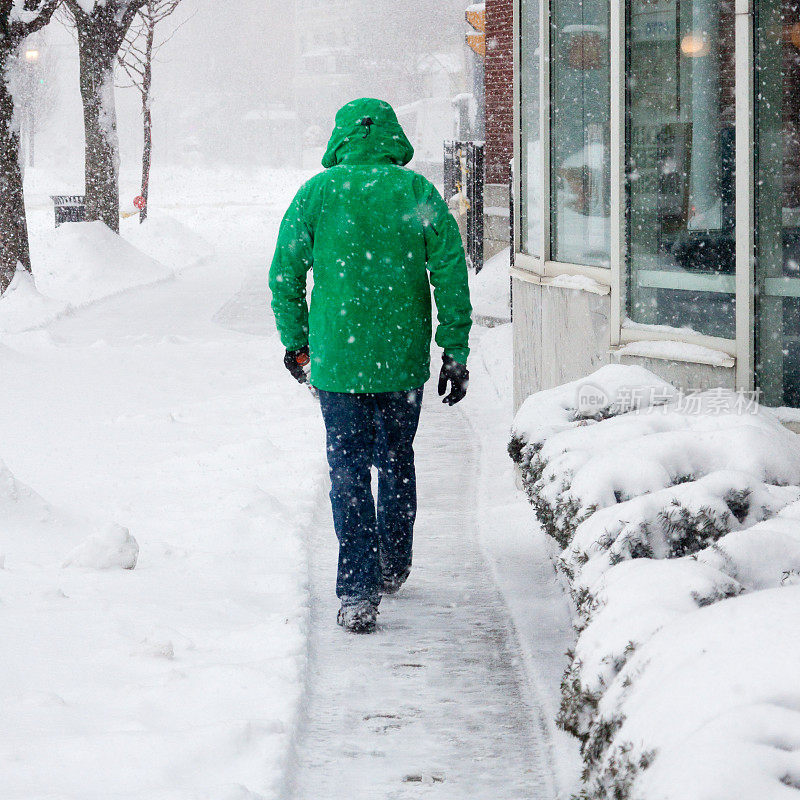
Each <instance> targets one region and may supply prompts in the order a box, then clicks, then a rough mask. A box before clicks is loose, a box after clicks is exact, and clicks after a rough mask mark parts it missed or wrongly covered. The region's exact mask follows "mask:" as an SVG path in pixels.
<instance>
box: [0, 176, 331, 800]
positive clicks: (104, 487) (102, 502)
mask: <svg viewBox="0 0 800 800" xmlns="http://www.w3.org/2000/svg"><path fill="white" fill-rule="evenodd" d="M298 183H299V181H298V180H294V181H292V184H293V185H292V186H291V187H290V186H289V184H290V181H289V178H288V177H287V176H286V175H284V174H283V173H280V174H278V175H276V179H275V181H273V183H266V184H265V185H264V186H263V187H260V188H259V191H260V192H261V195H263V198H264V199H263V202H260V203H256V202H253V204H252V207H251V208H250V210H247V209H246V214H244V215H243V212H242V208H241V206H240V205H237V204H236V203H235V202H234V200H235V199H236V198H234V197H231V204H230V206H225V207H221V208H220V207H218V203H217V198H212V199H213V200H214V204H213V207H212V204H211V203H209V205H208V207H205V206H202V205H200V206H198V204H197V203H194V204H191V205H188V204H187V207H186V208H187V210H186V212H185V216H181V217H180V219H181V221H182V222H184V223H186V224H188V225H189V226H191V227H194V226H195V223H196V216H197V214H198V213H204V214H207V216H208V219H209V220H212V219H213V220H215V225H216V227H214V228H212V229H210V230H209V231H208V232H207V231H206V230H205V229H204V228H203V233H204V234H205V233H208V235H209V236H210V237H211V238H212V239H213V241H214V242H224V241H226V240H228V241H230V242H232V245H231V247H233V248H234V249H232V250H225V251H224V252H223V251H222V249H220V252H221V253H222V255H221V256H220V257H219V260H217V259H211V260H208V261H206V262H204V263H201V264H199V265H198V266H197V267H196V268H194V269H190V270H184V271H182V272H181V273H179V274H178V275H177V276H176V278H175V280H167V281H163V280H160V277H159V276H163V275H164V274H165V272H166V274H169V270H166V268H164V267H162V266H161V265H160V264H157V265H156V267H157V269H156V268H153V269H151V270H148V271H147V273H146V275H145V276H143V275H142V272H143V271H142V270H140V271H138V272H136V271H135V270H129V271H128V272H126V273H125V274H123V275H121V276H120V275H118V273H119V272H120V267H119V264H117V263H115V262H114V258H115V257H116V255H115V254H119V253H120V252H121V251H122V250H125V251H126V252H128V253H131V252H132V253H133V254H134V255H135V259H136V260H135V263H133V264H129V267H135V266H136V265H137V264H139V265H141V264H148V263H149V264H151V266H152V264H153V263H154V262H152V261H149V260H148V259H147V258H146V256H144V255H142V254H141V253H140V252H139V251H138V250H136V249H135V248H133V246H132V245H131V244H130V243H128V242H126V241H125V240H124V238H123V239H118V238H117V237H114V240H113V242H114V244H113V245H110V247H111V249H110V250H107V251H106V257H107V259H108V261H107V263H105V262H104V263H101V259H100V257H99V256H98V258H97V261H96V262H94V261H93V262H91V263H90V265H89V266H90V267H91V269H92V270H95V272H96V276H97V278H98V279H99V278H100V277H102V274H103V270H105V272H106V273H108V274H110V275H112V276H117V277H121V278H124V279H125V280H124V281H122V280H120V281H116V280H115V281H114V283H113V285H112V286H110V287H109V286H106V287H105V290H110V289H112V288H113V289H115V291H116V290H117V289H119V288H121V286H122V287H124V285H125V281H127V280H128V279H129V278H130V277H131V275H130V272H134V273H135V274H134V277H137V278H142V279H143V278H144V277H146V276H149V277H154V276H157V277H159V280H160V282H159V283H158V284H157V285H153V286H149V287H147V288H146V289H142V290H136V291H130V292H121V293H120V292H118V293H117V295H116V296H114V297H111V298H109V299H107V300H105V301H104V302H102V303H95V304H87V307H84V308H80V309H77V310H75V311H74V312H73V313H71V314H69V315H65V316H62V317H61V318H60V319H58V320H56V321H55V322H53V323H51V324H50V326H48V328H47V329H46V330H45V331H42V332H41V334H38V333H37V334H35V335H26V336H19V337H7V338H6V339H4V340H3V341H2V344H0V373H1V374H2V375H3V390H2V391H1V392H0V443H2V444H0V450H1V451H2V455H3V458H4V459H5V461H6V463H7V464H8V465H9V467H10V468H11V470H12V471H13V473H14V476H16V478H17V480H15V479H14V477H12V476H11V475H10V474H9V473H8V472H7V471H3V472H2V473H0V485H2V487H4V488H2V489H0V497H2V499H0V562H2V561H3V558H2V556H3V555H5V568H4V569H0V640H2V642H3V655H2V657H0V665H1V666H0V678H1V679H0V708H2V709H3V712H2V713H3V725H2V726H0V728H1V729H0V763H2V791H0V795H2V797H3V798H4V800H5V798H34V797H35V798H39V797H46V796H52V797H59V798H64V799H65V800H67V798H69V800H84V799H85V798H87V797H107V796H114V797H121V796H125V797H126V798H129V800H139V799H141V800H145V798H147V800H151V799H152V798H167V797H169V798H174V800H179V798H180V799H181V800H189V798H191V799H192V800H198V799H199V798H206V797H207V798H214V799H215V800H216V798H222V799H223V800H232V799H233V798H256V797H258V798H262V797H263V798H269V799H270V800H272V799H273V798H279V797H285V796H286V792H285V790H284V788H285V787H284V784H283V781H284V775H285V769H284V767H285V763H286V760H287V759H288V757H289V752H290V746H291V742H292V740H293V736H294V731H295V724H296V719H297V715H298V712H299V709H300V703H301V699H302V696H303V685H304V684H303V681H304V675H305V669H306V655H307V649H306V648H307V643H306V626H307V619H308V592H307V586H306V584H307V561H306V552H305V544H304V538H303V533H304V529H305V527H306V526H308V524H309V522H310V519H311V516H312V514H313V513H314V512H315V510H316V509H317V508H319V505H320V501H321V500H322V499H323V495H322V493H321V489H322V484H323V479H324V474H325V473H324V454H325V448H324V436H323V431H322V424H321V419H320V414H319V406H318V405H317V404H315V403H314V401H313V400H312V398H311V397H310V395H309V393H308V392H307V391H306V390H304V389H303V387H300V386H298V385H297V384H296V382H294V381H292V380H291V378H290V376H288V374H287V373H286V371H285V369H284V368H283V347H282V346H281V344H280V342H279V340H278V337H277V335H276V332H275V326H274V321H273V320H272V318H271V314H270V311H269V304H268V297H267V296H266V291H265V290H264V288H263V286H264V278H263V276H264V260H265V258H267V257H268V256H267V254H268V249H269V248H268V247H267V245H266V243H265V244H263V245H261V246H259V247H254V246H252V243H253V242H255V241H256V239H260V238H263V239H265V240H266V238H267V235H272V233H271V232H273V231H274V230H276V229H277V226H278V223H279V221H280V213H282V210H283V209H280V210H279V209H278V208H277V206H278V204H280V205H281V206H283V207H285V204H287V203H288V202H289V200H290V199H291V195H290V194H289V193H288V190H289V189H290V188H291V189H292V190H293V189H295V188H296V185H297V184H298ZM239 185H240V186H241V182H240V184H239ZM273 204H274V205H275V206H276V208H274V209H273V207H272V206H273ZM46 212H47V213H45V211H44V210H43V211H42V212H41V214H40V215H39V217H38V218H37V219H40V220H41V223H42V225H41V226H40V227H39V230H38V232H37V233H36V234H35V235H36V237H37V238H38V241H39V242H40V245H41V243H42V242H48V241H50V239H51V238H52V237H54V236H56V235H58V236H61V235H62V233H63V231H61V229H59V232H58V233H57V234H55V233H53V232H52V230H48V226H51V225H52V207H51V206H47V207H46ZM175 213H176V215H177V214H178V213H183V212H178V211H176V212H175ZM237 226H238V227H237ZM198 227H201V228H202V225H198ZM77 228H78V230H77V231H76V232H75V236H77V234H81V230H85V228H82V226H77ZM231 230H233V231H234V234H231ZM67 234H69V228H67ZM70 235H72V234H69V235H67V236H66V239H67V240H69V238H70ZM81 235H82V234H81ZM248 236H249V237H251V238H250V239H248V238H247V237H248ZM87 238H88V239H90V241H89V242H88V244H87V243H85V242H84V244H86V248H85V249H86V251H87V254H88V255H87V258H88V256H89V255H91V254H93V253H96V252H97V251H98V250H99V248H100V247H101V246H102V247H105V244H106V237H105V236H103V234H102V232H101V234H100V236H94V235H93V234H92V233H91V232H90V235H89V236H88V237H87ZM73 244H74V242H73V243H71V242H70V241H67V242H66V244H65V251H66V253H67V255H70V256H71V257H72V258H73V261H74V260H75V251H76V250H78V249H79V248H77V247H75V248H73ZM78 244H80V242H79V243H78ZM44 249H46V248H45V247H44V245H41V246H40V252H41V251H42V250H44ZM109 253H110V255H109ZM34 263H37V262H36V260H35V262H34ZM39 263H42V262H41V261H40V262H39ZM53 263H56V262H53ZM75 269H76V270H77V269H78V267H77V266H76V267H75ZM259 275H260V276H261V281H260V286H261V291H260V294H259V295H258V298H257V299H256V298H253V301H252V302H250V300H249V299H248V301H247V302H240V303H238V304H237V305H238V307H239V308H242V309H246V310H247V313H248V314H249V315H250V326H251V327H252V329H254V330H258V331H261V332H260V333H259V334H258V335H253V334H252V333H251V334H243V333H240V332H237V331H235V330H231V329H230V327H226V326H225V325H224V324H220V323H217V322H212V319H213V318H214V316H215V315H216V313H217V311H218V309H219V308H220V306H221V305H223V304H225V302H226V300H227V299H228V298H232V297H234V296H237V295H239V294H240V291H241V289H242V281H243V279H246V284H247V285H248V286H249V285H250V284H251V283H252V284H253V285H255V283H256V282H257V281H258V276H259ZM78 278H79V281H81V282H83V280H84V279H83V278H82V277H81V276H80V275H79V276H78ZM59 280H60V277H59ZM87 280H88V279H87ZM40 288H41V289H42V291H43V292H45V288H44V285H43V284H42V285H41V286H40ZM45 293H46V292H45ZM248 298H249V295H248ZM244 322H245V321H243V322H242V325H243V326H244ZM26 485H27V486H30V487H33V489H34V490H35V491H32V490H31V489H28V488H26ZM43 497H44V498H47V500H46V501H45V500H43V499H42V498H43ZM87 517H88V519H87ZM112 520H114V521H117V522H119V523H122V524H123V525H124V526H125V527H126V528H128V529H129V530H130V533H131V535H132V537H135V539H136V542H138V545H139V548H140V549H139V554H138V560H137V563H136V568H135V569H124V568H120V567H124V566H126V563H124V562H123V559H119V560H118V559H117V556H118V555H119V556H125V561H126V562H127V565H130V564H131V563H132V554H133V552H134V551H135V548H134V547H133V544H132V542H128V541H127V539H125V538H124V537H123V535H122V531H121V530H119V529H116V528H115V529H114V530H113V533H112V532H111V531H110V530H109V527H108V526H109V522H110V521H112ZM78 548H80V550H79V551H78V554H76V553H75V551H76V550H77V549H78ZM78 556H80V557H78ZM112 557H113V558H112ZM68 561H71V562H72V566H70V567H69V568H66V569H65V568H63V565H64V564H65V562H68ZM79 563H80V564H83V566H77V564H79ZM104 567H111V568H104ZM331 568H332V569H334V570H335V562H334V564H333V566H332V567H331ZM333 574H335V573H331V575H333ZM331 591H333V588H332V587H331ZM331 625H332V626H333V627H334V630H335V631H338V629H337V628H335V620H332V621H331Z"/></svg>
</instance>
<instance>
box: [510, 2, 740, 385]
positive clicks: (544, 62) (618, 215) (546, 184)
mask: <svg viewBox="0 0 800 800" xmlns="http://www.w3.org/2000/svg"><path fill="white" fill-rule="evenodd" d="M513 3H514V5H513V13H514V17H513V19H514V22H513V24H514V31H515V35H514V164H515V170H514V189H513V191H514V269H513V273H512V274H513V275H514V276H515V277H517V278H519V279H522V280H529V281H531V282H534V283H541V284H544V285H546V284H547V283H548V282H549V281H548V279H552V278H554V277H556V276H558V275H564V274H567V275H583V276H586V277H588V278H591V279H593V280H594V281H595V282H596V283H597V284H598V285H599V286H607V287H608V290H609V293H610V301H611V302H610V317H609V339H610V346H611V349H612V351H613V350H615V349H617V348H619V347H620V346H623V345H625V344H631V343H634V342H639V341H680V342H685V343H687V344H694V345H699V346H702V347H707V348H711V349H714V350H719V351H721V352H724V353H726V354H728V355H729V356H731V357H733V358H734V359H735V383H736V387H737V389H739V390H742V391H750V390H752V389H753V386H754V343H755V342H754V335H755V334H754V257H755V243H754V236H755V209H754V196H755V193H754V183H753V180H754V177H753V166H754V164H753V161H754V156H753V147H754V142H755V139H754V123H753V108H754V102H753V101H754V97H753V86H754V75H753V66H754V28H753V2H752V0H735V7H734V15H735V65H736V70H735V101H736V122H735V130H736V216H735V219H736V233H735V236H736V272H735V296H736V338H735V339H723V338H719V337H714V336H707V335H704V334H699V333H696V334H694V333H693V334H687V333H686V332H685V331H681V330H679V329H664V328H663V327H661V326H657V325H654V326H641V327H640V326H637V327H636V328H630V327H627V326H625V324H624V323H625V319H626V307H627V292H628V286H627V282H628V275H629V264H628V247H627V225H628V215H629V212H630V209H629V203H628V191H627V181H626V159H627V151H628V141H627V132H628V122H627V101H626V92H627V79H626V54H627V47H626V44H627V41H626V37H627V34H628V30H627V28H628V20H627V4H626V2H625V0H611V8H610V24H609V51H610V64H609V69H610V73H609V74H610V94H611V96H610V108H611V118H610V125H609V150H610V158H611V186H610V225H611V230H610V237H609V241H610V264H609V266H608V267H598V266H589V265H584V264H568V263H564V262H559V261H553V260H552V259H551V242H550V235H551V228H550V219H551V201H550V198H551V175H550V147H549V146H547V143H549V141H550V28H551V25H550V23H551V14H550V4H551V0H539V23H540V25H539V37H540V46H539V52H540V64H539V91H540V104H539V107H540V114H539V117H540V131H541V140H542V142H543V146H542V147H541V159H542V160H541V163H540V169H541V175H542V181H543V186H542V202H541V213H542V217H543V218H542V221H541V226H540V229H541V241H540V242H539V245H540V247H539V250H540V252H541V253H542V257H541V258H540V257H537V256H532V255H530V254H528V253H525V252H522V251H521V247H520V245H521V231H520V216H521V203H522V202H523V198H522V197H521V170H522V168H523V166H524V165H523V163H522V160H521V157H522V153H523V147H522V126H521V105H520V99H521V70H522V64H521V47H520V43H521V37H522V24H521V23H522V20H521V3H520V0H513ZM526 276H529V277H526ZM687 360H690V359H687Z"/></svg>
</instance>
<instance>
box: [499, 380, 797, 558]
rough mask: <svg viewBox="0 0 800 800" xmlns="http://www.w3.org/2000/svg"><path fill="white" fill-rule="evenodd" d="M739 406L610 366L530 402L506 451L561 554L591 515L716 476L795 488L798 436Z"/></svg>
mask: <svg viewBox="0 0 800 800" xmlns="http://www.w3.org/2000/svg"><path fill="white" fill-rule="evenodd" d="M619 370H622V372H621V373H620V372H619ZM627 370H634V372H633V373H627ZM626 375H629V379H630V381H629V382H630V385H629V386H628V385H626V383H625V381H626V380H627V379H626ZM648 376H649V377H648ZM739 402H740V398H739V396H738V395H736V394H735V393H733V392H725V391H722V390H715V391H712V392H705V393H703V394H699V395H695V396H693V397H692V398H691V402H690V401H689V400H688V399H687V398H686V397H684V396H682V395H679V394H678V393H677V392H676V391H675V390H674V389H672V387H667V388H665V385H664V384H663V381H660V379H658V378H656V377H655V376H654V375H651V373H649V372H648V371H647V370H645V369H643V368H638V367H624V366H620V365H610V366H606V367H603V368H602V369H601V370H598V371H597V372H595V373H594V374H593V375H591V376H589V378H587V379H586V380H585V381H577V382H575V383H572V384H567V385H566V386H564V387H560V388H559V389H557V390H550V391H546V392H540V393H539V394H536V395H533V396H532V397H530V398H528V400H527V401H526V402H525V403H524V404H523V406H522V408H521V409H520V411H519V413H518V415H517V418H516V420H515V422H514V427H513V429H512V440H511V444H510V446H509V452H510V454H511V456H512V458H514V460H515V461H516V462H517V464H518V465H519V467H520V470H521V472H522V480H523V485H524V487H525V490H526V492H527V493H528V496H529V498H530V500H531V503H532V505H533V507H534V509H535V511H536V514H537V517H538V518H539V521H540V522H541V524H542V526H543V527H544V530H545V531H546V532H547V533H548V534H549V535H551V536H553V538H555V539H556V540H557V541H558V543H559V544H560V545H561V546H562V547H567V546H568V545H569V543H570V542H571V540H572V537H573V535H574V533H575V530H576V529H577V527H578V525H580V524H581V523H582V522H583V521H584V520H586V519H587V518H588V517H590V516H591V515H592V514H593V513H594V512H595V511H597V510H599V509H603V508H607V507H609V506H613V505H615V504H617V503H621V502H624V501H626V500H630V499H632V498H634V497H638V496H639V495H643V494H647V493H649V492H654V491H657V490H659V489H664V488H667V487H671V486H677V485H679V484H682V483H687V482H690V481H694V480H696V479H698V478H701V477H703V476H705V475H708V474H710V473H712V472H715V471H720V470H737V471H741V472H746V473H748V474H749V475H751V476H752V478H753V479H754V480H758V481H761V482H764V483H768V484H776V485H789V484H800V444H799V443H798V440H797V437H796V436H795V435H794V434H792V433H791V432H789V431H788V430H786V429H785V428H784V427H783V426H782V425H781V423H780V422H779V421H778V419H777V418H776V417H775V416H774V415H772V414H771V413H770V412H768V411H765V410H757V411H754V413H741V409H740V408H739Z"/></svg>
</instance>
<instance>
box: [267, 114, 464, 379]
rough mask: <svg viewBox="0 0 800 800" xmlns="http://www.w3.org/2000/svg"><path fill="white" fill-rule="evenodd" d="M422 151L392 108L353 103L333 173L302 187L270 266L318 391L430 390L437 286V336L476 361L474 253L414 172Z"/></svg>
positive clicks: (285, 337)
mask: <svg viewBox="0 0 800 800" xmlns="http://www.w3.org/2000/svg"><path fill="white" fill-rule="evenodd" d="M413 155H414V149H413V148H412V146H411V144H410V143H409V141H408V139H407V138H406V136H405V134H404V133H403V129H402V128H401V127H400V124H399V123H398V121H397V116H396V115H395V113H394V111H393V110H392V107H391V106H390V105H389V104H388V103H385V102H382V101H380V100H370V99H362V100H354V101H353V102H351V103H348V104H347V105H346V106H344V107H343V108H342V109H340V110H339V112H338V113H337V114H336V127H335V128H334V131H333V134H332V136H331V139H330V142H329V144H328V149H327V152H326V153H325V156H324V158H323V159H322V165H323V166H324V167H326V170H325V171H324V172H321V173H319V174H318V175H316V176H314V177H313V178H312V179H311V180H309V181H308V182H307V183H306V184H304V185H303V187H302V188H301V189H300V191H299V192H298V193H297V196H296V197H295V198H294V200H293V201H292V204H291V205H290V206H289V210H288V211H287V212H286V216H285V217H284V218H283V222H282V223H281V227H280V232H279V234H278V243H277V247H276V250H275V257H274V259H273V261H272V267H271V268H270V272H269V286H270V289H271V290H272V309H273V311H274V313H275V320H276V322H277V325H278V331H279V332H280V336H281V341H282V342H283V345H284V346H285V347H286V348H287V350H296V349H299V348H301V347H303V346H305V345H306V344H308V345H309V347H310V351H311V383H312V385H314V386H315V387H317V388H318V389H322V390H325V391H329V392H353V393H370V392H394V391H404V390H407V389H415V388H417V387H420V386H422V385H423V384H424V383H425V382H426V381H427V380H428V378H429V377H430V341H431V291H430V287H431V286H433V290H434V297H435V299H436V307H437V311H438V320H439V326H438V329H437V331H436V343H437V344H438V345H439V346H440V347H441V348H442V349H443V350H444V352H445V353H446V354H447V355H449V356H451V357H452V358H453V359H455V360H456V361H459V362H460V363H462V364H466V362H467V356H468V354H469V346H468V340H469V331H470V327H471V311H472V309H471V307H470V302H469V285H468V282H467V267H466V261H465V257H464V248H463V246H462V243H461V237H460V235H459V231H458V225H457V224H456V221H455V219H454V218H453V216H452V215H451V214H450V211H449V209H448V208H447V205H446V204H445V202H444V200H442V197H441V195H440V194H439V192H438V191H437V190H436V189H435V187H434V186H433V185H432V184H431V183H430V182H429V181H428V180H426V179H425V178H423V177H422V176H421V175H418V174H417V173H415V172H413V171H412V170H410V169H407V168H406V167H405V164H407V163H408V162H409V161H410V160H411V158H412V156H413ZM309 270H313V289H312V291H311V308H310V312H309V307H308V303H307V301H306V281H307V274H308V271H309Z"/></svg>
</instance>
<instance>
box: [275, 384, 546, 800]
mask: <svg viewBox="0 0 800 800" xmlns="http://www.w3.org/2000/svg"><path fill="white" fill-rule="evenodd" d="M476 447H477V445H476V444H475V443H474V434H473V433H472V431H471V430H470V428H469V426H468V425H467V423H466V421H465V420H464V418H463V416H462V414H461V413H460V412H459V411H458V410H449V409H446V408H445V407H443V406H442V405H441V404H440V403H439V402H438V399H436V398H433V399H432V398H430V397H429V399H428V402H427V403H426V406H425V408H424V409H423V414H422V423H421V426H420V433H419V437H418V439H417V469H418V477H419V489H420V512H419V519H418V523H417V528H416V541H415V554H414V569H413V571H412V575H411V578H410V579H409V582H408V583H407V584H406V586H405V587H404V588H403V590H402V591H401V592H400V594H399V595H397V596H396V597H389V598H385V599H384V601H383V603H382V605H381V612H382V613H381V616H380V619H379V623H380V628H379V631H378V632H377V633H376V634H374V635H371V636H353V635H348V634H346V633H345V632H344V631H342V630H341V629H340V628H339V627H337V626H336V624H335V617H336V611H337V608H338V604H337V601H336V597H335V595H334V591H333V584H334V578H335V568H336V567H335V564H336V539H335V536H334V533H333V525H332V520H331V516H330V511H329V509H328V507H327V502H324V503H321V505H320V509H319V510H318V512H317V517H316V521H315V525H314V527H313V530H312V533H311V538H310V541H309V549H310V552H311V559H312V564H311V590H312V612H311V640H310V662H309V667H308V669H309V672H308V693H307V697H306V706H305V709H304V713H305V717H304V720H303V721H302V723H301V727H300V730H299V734H298V740H297V742H296V748H295V754H294V759H293V765H292V769H291V774H290V776H289V779H290V786H291V796H292V797H293V798H294V800H317V799H318V798H325V800H336V799H337V798H347V799H348V800H362V799H363V800H368V799H369V800H405V798H419V797H425V798H447V800H462V798H463V800H467V799H469V800H533V799H534V798H535V799H536V800H549V799H550V798H552V797H553V796H554V791H553V788H552V777H551V769H550V765H549V763H548V758H547V755H546V753H547V744H546V741H545V734H544V732H543V731H541V730H540V729H539V726H538V725H537V724H536V722H535V719H536V717H537V713H536V712H537V710H535V709H530V708H529V707H527V706H526V704H525V699H524V697H525V696H526V694H525V692H524V688H523V686H522V683H521V682H522V681H523V680H524V677H523V675H522V671H523V668H522V666H521V661H520V657H519V652H518V647H517V643H516V639H515V636H514V634H513V633H512V631H511V629H510V623H509V617H508V612H507V610H506V608H505V605H504V604H503V601H502V599H501V597H500V595H499V593H498V591H497V589H496V588H495V586H494V584H493V582H492V579H491V577H490V575H489V570H488V567H487V566H486V564H485V561H484V559H483V557H482V554H481V552H480V548H479V545H478V540H477V531H476V519H475V516H476V515H475V511H476V504H477V491H476V485H475V484H476V475H477V462H478V454H477V452H476V450H475V448H476Z"/></svg>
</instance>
